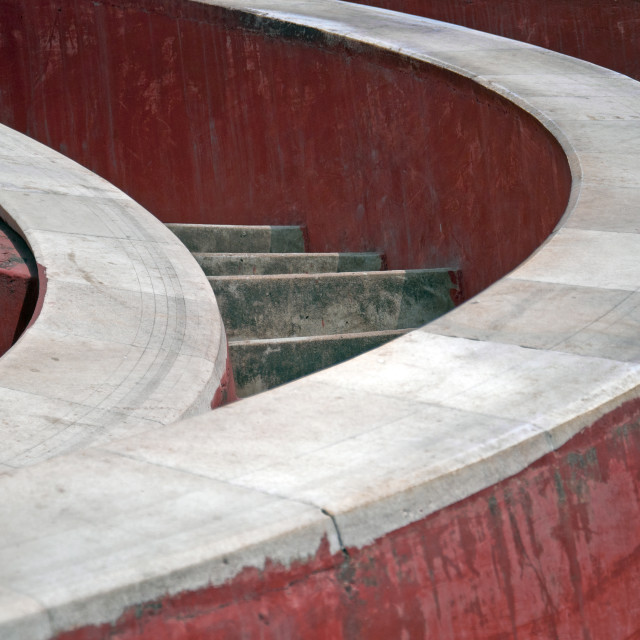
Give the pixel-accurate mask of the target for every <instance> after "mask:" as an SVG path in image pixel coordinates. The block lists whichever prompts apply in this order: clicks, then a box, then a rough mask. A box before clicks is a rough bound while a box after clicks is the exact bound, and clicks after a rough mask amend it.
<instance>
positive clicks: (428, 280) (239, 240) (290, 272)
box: [167, 224, 456, 397]
mask: <svg viewBox="0 0 640 640" xmlns="http://www.w3.org/2000/svg"><path fill="white" fill-rule="evenodd" d="M167 226H168V227H169V228H170V229H171V230H172V231H173V232H174V233H175V234H176V235H177V236H178V238H180V240H182V242H183V243H184V244H185V245H186V246H187V248H188V249H189V250H190V251H191V252H192V253H193V255H194V257H195V258H196V260H197V261H198V263H199V264H200V265H201V266H202V268H203V270H204V272H205V273H206V275H207V277H208V279H209V282H210V283H211V286H212V287H213V290H214V292H215V294H216V298H217V300H218V305H219V307H220V313H221V315H222V318H223V320H224V323H225V329H226V332H227V337H228V340H229V349H230V356H231V362H232V365H233V372H234V378H235V383H236V390H237V393H238V396H239V397H246V396H250V395H253V394H255V393H258V392H260V391H264V390H266V389H270V388H272V387H275V386H277V385H279V384H283V383H285V382H289V381H290V380H294V379H295V378H299V377H301V376H304V375H307V374H309V373H313V372H314V371H317V370H319V369H323V368H325V367H329V366H331V365H333V364H337V363H338V362H341V361H343V360H346V359H348V358H351V357H353V356H356V355H358V354H359V353H362V352H363V351H366V350H368V349H373V348H374V347H377V346H379V345H381V344H383V343H384V342H387V341H388V340H390V339H392V338H395V337H397V336H399V335H402V334H403V333H406V332H407V331H408V330H410V329H413V328H415V327H419V326H421V325H423V324H425V323H426V322H429V321H430V320H433V319H434V318H436V317H438V316H440V315H441V314H443V313H445V312H446V311H448V310H449V309H451V308H452V307H453V302H452V298H451V295H450V293H451V290H452V289H455V288H456V286H455V285H454V284H453V283H452V280H451V276H450V270H448V269H415V270H407V271H385V270H384V266H385V265H384V257H383V256H382V255H381V254H379V253H306V252H305V239H304V233H303V230H302V228H301V227H296V226H274V227H269V226H235V225H195V224H169V225H167Z"/></svg>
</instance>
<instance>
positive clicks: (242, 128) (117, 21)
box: [0, 0, 570, 297]
mask: <svg viewBox="0 0 640 640" xmlns="http://www.w3.org/2000/svg"><path fill="white" fill-rule="evenodd" d="M0 120H1V121H2V122H4V123H6V124H9V125H10V126H12V127H15V128H17V129H19V130H21V131H25V132H26V133H28V134H29V135H31V136H33V137H34V138H36V139H38V140H41V141H43V142H45V143H46V144H49V145H50V146H52V147H54V148H56V149H58V150H60V151H62V152H63V153H65V154H67V155H69V156H71V157H72V158H74V159H76V160H78V161H79V162H81V163H82V164H84V165H86V166H88V167H89V168H91V169H93V170H94V171H96V172H97V173H99V174H101V175H103V176H104V177H106V178H107V179H109V180H110V181H112V182H113V183H114V184H116V185H117V186H119V187H121V188H123V189H124V190H125V191H126V192H128V193H129V194H130V195H131V196H133V197H134V199H136V200H138V201H139V202H140V203H142V204H143V205H144V206H145V207H146V208H148V209H149V210H150V211H152V212H153V213H154V214H155V215H157V216H158V217H159V218H160V219H162V220H164V221H165V222H194V223H201V222H210V223H222V224H224V223H235V224H265V223H266V224H299V223H302V224H306V225H307V229H308V238H309V247H308V248H309V250H310V251H327V250H330V251H342V250H350V251H359V250H380V251H383V252H384V253H385V254H386V256H387V261H388V267H389V268H390V269H395V268H414V267H416V268H417V267H449V268H451V269H461V270H462V271H463V273H464V278H465V295H466V297H468V296H470V295H473V294H475V293H477V292H478V291H479V290H481V289H482V288H484V287H485V286H487V285H488V284H490V283H491V282H493V281H494V280H496V279H497V278H498V277H500V276H501V275H503V274H504V273H506V272H508V271H509V270H510V269H512V268H513V267H515V266H516V265H517V264H519V263H520V262H521V261H522V260H523V259H524V258H525V257H526V256H527V255H529V254H530V253H531V251H532V250H533V249H535V248H536V247H537V246H539V244H540V243H541V242H542V240H543V239H544V238H545V237H546V236H547V235H548V234H549V232H550V231H551V230H552V228H553V227H554V225H555V223H556V222H557V220H558V219H559V217H560V215H561V214H562V213H563V211H564V208H565V206H566V203H567V198H568V193H569V187H570V175H569V169H568V165H567V163H566V160H565V158H564V155H563V153H562V151H561V149H560V148H559V146H558V144H557V142H555V141H554V140H553V139H552V138H551V137H550V136H549V135H548V134H547V133H546V132H545V131H544V130H543V129H542V128H541V127H540V126H539V125H538V124H537V123H536V122H535V121H534V120H533V119H531V118H530V117H528V116H527V115H525V114H524V113H522V112H520V111H519V110H517V109H516V108H515V107H514V106H513V105H512V104H510V103H508V102H506V101H504V100H502V99H501V98H499V97H497V96H495V95H493V94H491V93H490V92H489V91H486V90H484V89H483V88H481V87H478V86H477V85H474V84H473V83H472V82H471V81H469V80H465V79H461V78H459V77H457V76H455V75H453V74H451V73H449V72H444V71H437V70H434V69H432V68H430V67H429V66H428V65H422V64H418V63H416V62H409V61H407V60H403V59H401V58H399V57H398V56H388V55H386V54H384V53H383V52H381V51H379V50H377V49H372V48H366V47H363V46H359V45H356V44H353V43H351V44H345V43H339V42H337V41H336V39H335V38H327V37H325V36H322V35H319V34H318V33H316V32H313V31H312V30H309V29H302V28H287V27H286V25H283V24H282V23H277V22H273V21H272V22H265V21H261V20H259V19H248V18H247V17H246V16H245V17H243V16H242V14H239V13H237V12H228V11H223V10H220V9H217V8H215V7H207V6H206V5H199V4H197V3H193V2H181V1H179V0H156V1H155V2H151V1H150V0H149V1H146V0H138V1H132V0H129V1H127V2H120V3H118V6H115V5H114V4H113V3H110V2H104V1H100V0H97V1H95V2H94V1H89V0H65V2H64V3H61V2H55V1H54V0H0Z"/></svg>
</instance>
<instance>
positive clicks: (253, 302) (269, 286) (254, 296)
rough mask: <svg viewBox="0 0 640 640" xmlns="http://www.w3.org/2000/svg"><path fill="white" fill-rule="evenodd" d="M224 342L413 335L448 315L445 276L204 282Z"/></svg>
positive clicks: (379, 274) (436, 272)
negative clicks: (208, 285) (384, 333)
mask: <svg viewBox="0 0 640 640" xmlns="http://www.w3.org/2000/svg"><path fill="white" fill-rule="evenodd" d="M208 280H209V282H210V283H211V286H212V288H213V290H214V292H215V294H216V298H217V300H218V304H219V305H220V312H221V314H222V316H223V317H224V318H225V329H226V331H227V335H228V336H229V337H230V338H244V339H246V338H269V337H273V336H280V337H293V336H314V335H330V334H336V333H356V332H361V331H385V330H392V329H407V328H411V327H419V326H421V325H423V324H425V323H426V322H429V320H433V319H434V318H437V317H438V316H440V315H442V314H443V313H445V312H447V311H448V310H449V309H452V308H453V299H454V296H452V290H453V291H455V290H456V289H457V288H456V286H455V284H454V282H452V277H451V272H450V271H448V270H447V269H424V270H420V269H414V270H411V271H372V272H362V273H323V274H296V275H290V274H286V275H276V276H216V277H209V278H208Z"/></svg>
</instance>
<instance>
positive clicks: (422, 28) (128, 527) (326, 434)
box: [0, 0, 640, 639]
mask: <svg viewBox="0 0 640 640" xmlns="http://www.w3.org/2000/svg"><path fill="white" fill-rule="evenodd" d="M217 4H220V5H223V6H227V7H232V8H238V9H242V10H245V11H249V12H252V13H254V14H256V15H257V16H261V18H258V19H265V18H272V19H275V20H278V21H283V22H287V23H296V24H301V25H305V26H306V27H309V28H311V29H320V30H322V31H326V32H329V33H332V34H336V35H337V36H340V37H348V38H353V39H356V40H362V41H366V42H369V43H372V44H375V45H376V46H380V47H383V48H385V49H388V50H390V51H395V52H398V53H402V54H403V55H405V56H411V57H416V58H419V59H421V60H426V61H429V62H431V63H433V64H435V65H439V66H442V67H446V68H449V69H452V70H455V71H456V72H458V73H461V74H463V75H465V76H468V77H471V78H473V79H474V80H475V81H476V82H478V83H480V84H482V85H484V86H486V87H488V88H490V89H491V90H493V91H496V92H498V93H500V94H501V95H503V96H506V97H507V98H509V99H510V100H512V101H513V102H514V103H515V104H517V105H518V106H519V107H521V108H523V109H525V110H526V111H528V112H530V113H532V114H533V115H534V116H535V117H536V118H538V119H539V120H540V121H541V122H542V123H543V124H544V125H545V126H546V127H548V128H549V130H550V131H551V132H552V133H553V134H554V135H555V136H556V137H557V138H558V139H559V140H560V141H561V143H562V144H563V147H564V149H565V151H566V153H567V156H568V157H569V160H570V163H571V167H572V172H573V189H572V196H571V201H570V204H569V207H568V209H567V212H566V215H565V217H564V219H563V221H562V222H561V224H560V226H559V227H558V229H557V230H556V232H555V233H554V234H553V235H552V236H551V238H550V239H549V240H548V241H547V242H546V243H545V244H544V245H543V247H542V248H541V249H540V250H538V251H537V252H536V253H535V254H534V255H533V256H532V257H531V258H530V259H529V260H527V261H526V262H525V263H524V264H523V265H522V266H520V267H519V268H518V269H516V270H515V271H513V272H512V273H511V274H509V275H508V276H507V277H505V278H503V279H502V280H501V281H499V282H498V283H496V284H495V285H494V286H492V287H490V288H489V289H488V290H487V291H485V292H483V293H482V294H480V295H479V296H477V297H476V298H474V299H472V300H471V301H470V302H468V303H466V304H465V305H463V306H462V307H460V308H458V309H456V310H455V311H453V312H451V313H450V314H448V315H447V316H445V317H444V318H442V319H440V320H438V321H436V322H434V323H432V324H430V325H427V326H426V327H424V328H422V329H420V330H417V331H414V332H412V333H411V334H409V335H407V336H406V337H403V338H401V339H398V340H396V341H394V342H392V343H390V344H388V345H386V346H384V347H381V348H379V349H377V350H375V351H373V352H370V353H368V354H365V355H363V356H360V357H358V358H356V359H354V360H352V361H350V362H347V363H345V364H342V365H339V366H337V367H335V368H333V369H329V370H326V371H323V372H320V373H317V374H314V375H313V376H310V377H309V378H306V379H303V380H300V381H297V382H294V383H292V384H289V385H287V386H285V387H281V388H279V389H276V390H273V391H270V392H268V393H265V394H262V395H259V396H256V397H253V398H250V399H248V400H244V401H242V402H240V403H237V404H234V405H231V406H228V407H224V408H222V409H220V410H217V411H215V412H213V413H210V414H206V415H203V416H200V417H196V418H193V419H191V420H188V421H184V422H181V423H180V424H179V425H171V426H168V427H165V428H160V429H155V430H154V431H153V432H148V433H142V434H140V435H137V436H133V437H130V438H127V439H122V440H119V441H111V442H110V443H109V444H106V445H104V446H92V447H91V448H88V449H86V450H84V451H82V452H79V453H75V454H69V455H65V456H59V457H56V458H53V459H51V460H49V461H45V462H42V463H40V464H37V465H34V466H32V467H30V468H24V469H19V470H13V469H7V470H6V473H5V474H4V475H3V476H2V477H1V478H0V491H1V492H2V495H3V496H6V499H4V500H3V502H2V506H1V507H0V509H2V511H6V512H7V513H3V514H2V515H1V516H0V521H2V522H5V523H8V524H7V525H5V526H4V530H3V534H2V537H3V542H2V546H1V547H0V567H1V569H0V585H2V587H1V590H0V612H1V613H0V616H2V617H1V618H0V630H2V635H3V637H6V638H25V637H28V638H34V639H36V638H46V637H49V636H51V635H55V634H57V633H60V632H62V631H64V630H68V629H71V628H73V627H77V626H83V625H95V624H101V623H111V622H113V621H115V620H116V619H118V618H119V617H120V616H121V615H122V614H123V613H124V612H126V611H130V612H132V611H134V610H135V608H134V605H138V604H140V603H143V602H150V603H151V604H149V607H154V606H156V605H155V604H153V603H154V602H158V601H160V600H161V599H162V598H163V597H166V596H168V595H173V594H178V593H180V592H182V591H185V590H199V589H205V588H207V587H210V586H211V585H213V586H215V585H221V584H223V583H224V582H225V581H228V580H231V579H232V578H234V577H236V576H238V575H239V574H240V572H241V570H242V569H246V570H250V568H252V567H253V568H257V569H264V568H265V567H269V566H278V565H283V566H290V567H293V566H298V565H295V564H292V563H294V561H295V562H296V563H300V562H303V561H305V560H307V561H311V560H312V559H314V558H316V559H317V558H318V557H319V556H318V553H319V550H322V549H327V547H328V550H329V552H330V555H331V554H334V553H337V552H339V551H340V549H351V548H359V547H362V546H363V545H367V544H370V543H372V542H373V541H375V540H377V539H380V538H381V537H383V536H385V535H386V534H388V533H389V532H392V531H395V530H397V529H399V528H400V527H404V526H406V525H409V524H411V523H414V522H416V521H419V520H421V519H423V518H425V517H426V516H427V515H429V514H430V513H434V512H436V511H437V510H439V509H442V508H444V507H446V506H447V505H451V504H453V503H454V502H456V501H458V500H461V499H463V498H465V497H467V496H470V495H472V494H475V493H477V492H478V491H481V490H482V489H485V488H487V487H489V486H491V485H493V484H494V483H496V482H499V481H501V480H503V479H504V478H507V477H509V476H511V475H513V474H516V473H518V472H520V471H521V470H523V469H525V468H526V467H527V466H528V465H530V464H531V463H533V462H534V461H536V460H538V459H540V458H541V457H542V456H544V455H545V454H547V453H549V452H551V451H553V450H554V449H557V448H558V447H560V446H562V445H563V444H564V443H566V442H567V441H568V440H570V439H571V438H572V437H573V436H574V435H575V434H577V433H578V432H579V431H580V430H582V429H583V428H584V427H585V426H588V425H591V424H593V423H594V422H595V421H596V420H597V419H598V418H600V417H602V416H605V415H607V414H609V413H610V412H611V411H613V410H614V409H616V408H618V407H620V406H622V405H623V404H624V403H626V402H628V401H630V400H634V399H637V398H638V396H639V395H640V394H639V393H638V391H639V385H640V366H639V364H638V361H639V359H640V343H639V342H638V340H637V336H638V328H639V327H638V323H639V318H640V316H639V315H638V310H637V309H638V303H639V301H640V298H639V297H638V287H639V286H640V263H639V262H638V260H637V256H638V255H640V234H639V231H640V217H639V216H638V213H637V212H638V209H639V207H640V167H639V165H638V162H637V158H638V151H639V147H640V84H638V83H637V82H635V81H633V80H631V79H629V78H627V77H624V76H621V75H619V74H616V73H613V72H610V71H607V70H604V69H601V68H598V67H595V66H593V65H591V64H588V63H584V62H581V61H578V60H575V59H572V58H567V57H564V56H561V55H559V54H555V53H550V52H548V51H544V50H541V49H538V48H535V47H532V46H527V45H522V44H519V43H516V42H513V41H508V40H505V39H501V38H498V37H495V36H491V35H487V34H480V33H474V32H470V31H468V30H466V29H463V28H459V27H454V26H448V25H444V24H442V23H438V22H435V21H430V20H426V19H420V18H415V17H409V16H403V15H399V14H391V13H388V12H384V11H382V10H376V9H369V8H367V7H363V6H354V5H349V4H346V3H340V2H332V1H327V2H319V1H318V0H308V1H296V2H293V1H288V0H279V1H278V2H274V1H269V2H267V1H266V0H265V1H263V2H260V1H259V0H254V1H253V2H244V3H243V2H229V1H227V2H225V3H222V2H219V3H217ZM43 161H44V160H43ZM29 166H30V165H29ZM2 170H3V171H5V169H4V165H3V169H2ZM51 170H52V171H53V169H51ZM47 171H49V170H47ZM45 178H46V181H47V184H48V185H49V184H51V182H52V181H53V178H52V174H50V173H46V174H45V172H43V177H42V180H45ZM72 178H73V180H74V181H76V180H79V181H80V184H81V185H83V187H81V189H80V190H79V191H77V192H75V193H76V195H78V196H84V195H89V194H88V193H87V189H88V191H90V192H91V193H90V195H94V196H95V195H96V194H95V193H94V192H93V191H92V190H91V189H90V188H89V187H85V186H84V185H85V184H86V183H85V182H84V181H85V180H88V179H89V178H88V174H87V173H86V172H83V171H81V170H79V169H75V170H74V172H73V173H72V174H71V175H70V174H65V175H64V176H61V175H59V174H57V175H56V178H55V181H58V180H59V181H64V182H66V183H67V184H68V183H69V182H68V181H69V180H71V179H72ZM3 182H5V179H4V178H3ZM102 184H103V183H102ZM47 188H49V187H47ZM74 188H75V187H74ZM105 188H106V187H105ZM68 195H69V194H68ZM12 197H13V196H12ZM38 197H40V196H38ZM3 198H4V195H3ZM16 198H17V196H16ZM13 202H14V204H15V210H14V211H13V212H12V211H9V213H10V214H11V215H12V216H13V217H14V218H15V219H16V221H17V222H18V224H19V225H20V226H21V228H22V230H23V231H24V233H25V234H26V235H27V237H28V239H29V241H30V242H31V244H32V247H33V250H34V253H35V254H36V256H37V259H38V261H39V262H40V263H42V264H45V265H47V264H48V262H47V261H48V260H52V259H53V258H54V255H55V254H57V255H60V252H59V249H57V248H55V249H52V248H54V247H60V246H62V247H65V246H66V245H65V242H66V241H67V238H66V236H65V237H60V236H64V235H65V234H61V233H60V230H59V229H55V231H52V230H51V229H50V227H47V228H45V229H42V230H38V231H37V232H35V231H34V232H31V229H30V228H29V227H28V226H27V223H26V219H20V218H19V212H20V211H22V209H23V206H24V198H23V200H22V202H20V203H18V202H17V200H13ZM2 204H3V206H4V207H5V208H7V205H5V200H3V201H2ZM100 220H102V221H104V214H101V216H100ZM77 224H78V225H79V224H80V222H78V223H77ZM96 224H98V222H97V221H96ZM149 228H151V226H150V227H149ZM155 228H156V227H155V226H154V227H153V229H154V233H156V231H155ZM125 229H129V227H125ZM133 229H134V231H133V233H134V234H142V233H145V232H146V225H145V231H143V230H142V229H141V228H140V227H139V226H134V228H133ZM74 230H76V229H75V225H74ZM93 233H94V235H100V234H99V233H96V232H95V231H94V232H93ZM127 233H129V231H126V232H124V233H123V235H124V236H125V237H128V236H127V235H126V234H127ZM157 233H158V234H160V233H162V232H161V231H160V230H159V229H158V231H157ZM110 235H112V232H111V234H110ZM166 237H167V236H164V235H163V236H162V238H166ZM135 238H136V240H137V239H138V236H137V235H135ZM87 242H93V241H90V240H87ZM128 242H129V245H128V246H130V247H131V249H133V248H135V246H136V242H135V241H134V240H129V241H128ZM111 244H113V241H111ZM116 244H117V243H116ZM159 245H162V241H159V242H158V244H157V245H154V246H159ZM162 246H163V245H162ZM48 247H49V248H48ZM109 248H110V249H112V247H111V246H110V247H109ZM47 251H50V253H49V254H47V253H46V252H47ZM120 251H123V250H121V249H120V248H119V247H117V246H116V247H115V248H114V249H113V253H111V251H110V254H109V256H111V257H108V256H106V255H105V259H108V260H111V261H113V262H115V263H116V264H114V265H113V268H114V269H117V268H118V260H119V258H118V255H119V252H120ZM176 251H177V250H176ZM65 255H67V256H71V252H70V251H69V252H67V253H66V254H65ZM92 255H95V254H94V253H92ZM75 260H76V262H74V261H73V259H72V258H71V257H69V258H68V259H65V260H64V261H63V265H62V266H60V267H59V269H60V271H59V272H54V271H53V270H50V272H49V277H50V282H51V281H52V280H53V276H54V273H60V274H61V275H62V274H64V273H65V271H66V269H68V268H71V266H73V269H74V273H75V274H76V275H74V276H73V277H69V278H68V280H69V282H65V283H64V287H66V289H64V290H63V288H62V285H61V287H60V289H59V290H58V288H57V287H54V286H53V285H52V284H50V285H49V286H50V293H49V295H50V300H51V301H52V303H51V309H52V311H51V314H45V313H43V314H42V315H41V317H40V319H39V320H38V322H37V323H36V325H35V326H34V327H33V328H32V329H31V330H30V331H29V332H27V334H26V335H25V337H23V339H22V341H21V342H20V343H18V345H17V346H16V347H14V349H12V351H11V352H10V353H9V354H8V355H7V356H5V357H4V358H3V359H2V361H1V366H2V372H6V371H9V370H10V369H12V370H15V367H16V366H19V365H20V363H19V361H20V362H30V364H29V365H28V366H29V367H30V368H29V369H26V371H30V369H31V368H37V367H38V366H39V364H40V365H41V364H42V361H43V358H42V357H41V356H38V360H37V363H36V362H34V360H33V358H34V357H35V356H29V358H27V357H26V355H23V351H24V350H26V349H27V346H28V345H29V344H34V345H37V348H38V350H39V353H45V354H46V358H48V360H47V363H48V361H49V360H52V362H56V361H55V358H59V357H60V354H62V353H65V350H66V349H69V348H71V346H73V345H75V344H76V343H77V341H78V336H74V337H73V338H69V339H67V337H66V336H60V337H58V335H55V336H53V338H54V340H53V341H51V340H50V338H51V337H52V336H51V333H50V332H51V331H53V329H52V328H51V327H55V326H59V325H56V324H55V323H56V322H58V323H59V322H61V320H60V318H59V317H58V319H57V320H56V315H55V313H54V311H55V305H54V304H53V301H54V300H56V299H60V298H56V296H59V295H62V294H63V293H64V295H67V296H68V295H75V292H76V289H77V285H80V284H82V281H83V280H84V281H86V278H85V275H84V269H85V266H84V265H85V264H86V261H89V258H88V257H86V255H83V254H81V253H77V254H76V257H75ZM91 277H92V278H95V277H97V276H96V274H95V273H93V274H92V275H91ZM148 281H150V282H152V283H155V282H156V280H155V279H154V278H149V279H148ZM171 282H172V283H173V286H177V284H175V281H173V280H172V281H171ZM123 289H125V290H126V287H123ZM78 295H80V294H78ZM82 308H83V305H82V304H81V305H79V309H82ZM45 309H46V306H45ZM100 313H107V312H106V311H102V312H100ZM186 317H187V318H189V317H190V316H189V315H188V314H187V316H186ZM76 320H77V322H78V325H79V326H83V321H82V315H81V314H79V315H78V317H77V318H76ZM105 324H107V325H108V326H106V327H105V328H104V331H107V332H108V331H110V330H111V327H112V325H111V322H109V323H105ZM89 325H90V326H87V327H86V331H89V330H90V329H91V330H93V327H94V324H93V322H92V323H89ZM45 338H46V339H45ZM81 339H83V340H84V339H86V338H85V337H84V336H81ZM65 340H66V342H65ZM60 341H62V342H60ZM58 345H60V346H58ZM128 348H129V349H131V348H133V347H128ZM108 352H109V355H110V357H111V356H112V355H113V354H114V353H117V349H114V348H113V347H112V346H111V345H110V346H109V349H108ZM103 353H104V351H103ZM87 360H89V358H84V363H85V364H86V362H87ZM25 366H26V365H25ZM83 368H84V367H83ZM89 369H91V367H89ZM51 370H53V369H51ZM113 370H117V371H120V370H121V369H117V368H116V367H114V366H110V367H109V371H113ZM78 371H79V370H78ZM122 371H123V372H125V371H127V372H128V369H126V370H125V369H122ZM7 375H8V374H7ZM67 375H68V376H69V378H68V380H67V384H66V385H64V386H61V388H62V389H67V390H69V393H71V392H72V390H73V389H74V388H75V381H74V378H73V370H72V371H71V372H70V373H69V374H67ZM85 375H86V374H84V373H83V374H82V377H83V378H84V377H85ZM25 376H27V374H26V373H25ZM14 379H18V378H15V374H14ZM25 380H28V381H30V382H29V384H30V385H31V386H33V380H32V379H31V378H28V377H26V378H25ZM112 387H116V388H117V385H115V384H113V383H112V384H108V383H107V384H106V385H98V386H97V387H96V389H95V390H93V391H92V394H95V395H94V397H95V398H97V399H98V400H102V399H104V398H112V395H111V391H112ZM3 393H5V392H4V391H3ZM6 393H11V394H14V395H15V394H17V393H18V391H11V392H9V391H7V392H6ZM21 393H24V391H21ZM12 398H13V396H12ZM55 400H56V401H59V400H60V399H58V398H56V399H55ZM62 400H65V401H66V400H67V399H66V398H63V399H62ZM137 400H138V399H137V398H134V401H135V402H137ZM51 404H52V405H55V403H54V401H52V403H51ZM79 404H81V405H82V404H83V403H79ZM125 404H127V405H131V406H135V404H134V402H129V401H128V400H127V402H126V403H125ZM27 406H28V405H27ZM117 406H118V407H119V408H120V407H121V406H122V405H117ZM53 408H54V409H55V406H54V407H53ZM64 415H67V414H64ZM137 415H140V414H137ZM165 415H166V414H165ZM175 417H176V418H177V417H178V415H175ZM147 419H153V418H147ZM137 424H138V425H140V424H141V423H140V422H138V423H137ZM142 425H143V426H144V423H143V422H142ZM136 428H137V427H136ZM309 566H312V565H309ZM158 607H160V605H158ZM157 610H159V609H157ZM137 611H138V612H139V613H141V615H142V612H143V610H142V609H138V610H137ZM154 611H155V610H154ZM136 615H137V614H136ZM130 617H131V620H134V618H135V616H134V615H133V613H131V615H130ZM132 624H136V623H135V622H132ZM78 637H81V636H78ZM82 637H84V636H82ZM87 637H88V636H87Z"/></svg>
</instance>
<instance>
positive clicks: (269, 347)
mask: <svg viewBox="0 0 640 640" xmlns="http://www.w3.org/2000/svg"><path fill="white" fill-rule="evenodd" d="M407 331H408V329H400V330H394V331H370V332H367V333H350V334H340V335H335V336H304V337H297V338H273V339H266V340H230V341H229V354H230V356H231V362H232V363H233V377H234V380H235V385H236V391H237V393H238V396H239V397H241V398H246V397H247V396H251V395H253V394H255V393H259V392H261V391H266V390H267V389H271V388H273V387H277V386H278V385H281V384H284V383H285V382H290V381H291V380H295V379H296V378H301V377H302V376H306V375H309V374H310V373H313V372H314V371H318V370H320V369H325V368H326V367H330V366H332V365H334V364H338V363H339V362H343V361H344V360H348V359H349V358H353V357H354V356H357V355H359V354H361V353H363V352H364V351H368V350H369V349H374V348H375V347H379V346H380V345H381V344H384V343H385V342H388V341H389V340H392V339H393V338H396V337H398V336H401V335H403V334H404V333H406V332H407Z"/></svg>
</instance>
